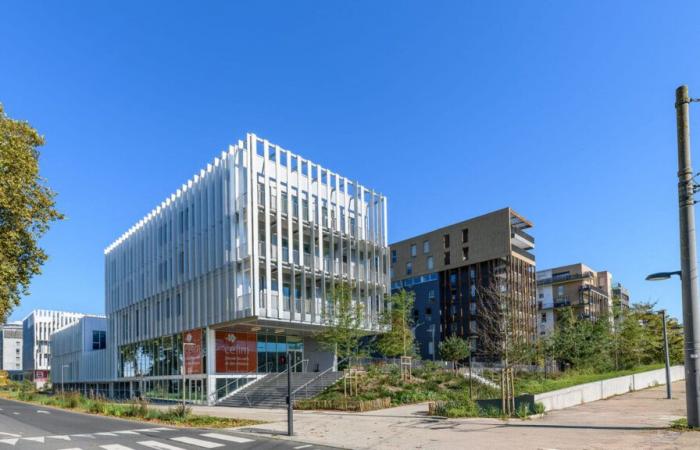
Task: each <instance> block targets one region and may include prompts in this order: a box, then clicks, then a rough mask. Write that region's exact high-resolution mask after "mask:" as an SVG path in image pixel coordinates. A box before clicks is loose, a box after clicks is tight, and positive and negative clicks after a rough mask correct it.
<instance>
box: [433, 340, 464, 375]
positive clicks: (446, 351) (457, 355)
mask: <svg viewBox="0 0 700 450" xmlns="http://www.w3.org/2000/svg"><path fill="white" fill-rule="evenodd" d="M439 351H440V358H442V359H444V360H445V361H451V362H452V369H453V370H455V371H456V370H457V361H461V360H463V359H466V358H468V357H469V353H470V349H469V343H468V342H467V341H466V340H464V339H462V338H460V337H458V336H456V335H454V334H453V335H452V336H449V337H448V338H447V339H445V340H444V341H442V342H440V345H439Z"/></svg>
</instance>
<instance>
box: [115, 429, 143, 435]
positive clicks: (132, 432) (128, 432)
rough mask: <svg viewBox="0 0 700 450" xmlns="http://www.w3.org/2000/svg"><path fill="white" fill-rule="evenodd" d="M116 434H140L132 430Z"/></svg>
mask: <svg viewBox="0 0 700 450" xmlns="http://www.w3.org/2000/svg"><path fill="white" fill-rule="evenodd" d="M115 433H117V434H138V433H137V432H135V431H131V430H123V431H115Z"/></svg>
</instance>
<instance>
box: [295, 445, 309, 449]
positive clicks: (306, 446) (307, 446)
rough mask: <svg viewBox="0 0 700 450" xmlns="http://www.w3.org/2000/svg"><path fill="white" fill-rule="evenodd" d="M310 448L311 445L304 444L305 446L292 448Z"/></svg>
mask: <svg viewBox="0 0 700 450" xmlns="http://www.w3.org/2000/svg"><path fill="white" fill-rule="evenodd" d="M309 447H311V444H306V445H300V446H299V447H294V448H295V449H300V448H309Z"/></svg>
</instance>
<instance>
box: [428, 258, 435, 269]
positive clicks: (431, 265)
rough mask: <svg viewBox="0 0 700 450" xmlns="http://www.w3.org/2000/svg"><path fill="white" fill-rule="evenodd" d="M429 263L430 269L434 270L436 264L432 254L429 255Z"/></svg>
mask: <svg viewBox="0 0 700 450" xmlns="http://www.w3.org/2000/svg"><path fill="white" fill-rule="evenodd" d="M427 264H428V270H433V267H434V266H435V264H434V263H433V257H432V256H428V263H427Z"/></svg>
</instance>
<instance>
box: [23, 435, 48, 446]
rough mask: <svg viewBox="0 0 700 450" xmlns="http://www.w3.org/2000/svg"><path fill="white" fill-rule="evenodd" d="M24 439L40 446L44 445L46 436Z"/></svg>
mask: <svg viewBox="0 0 700 450" xmlns="http://www.w3.org/2000/svg"><path fill="white" fill-rule="evenodd" d="M22 439H24V440H27V441H34V442H38V443H40V444H43V443H44V436H37V437H28V438H22Z"/></svg>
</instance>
